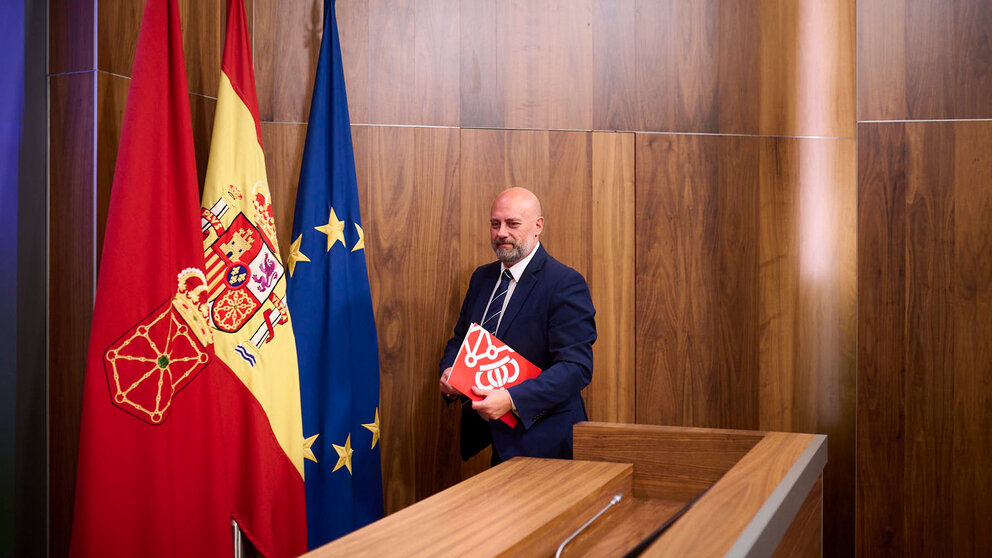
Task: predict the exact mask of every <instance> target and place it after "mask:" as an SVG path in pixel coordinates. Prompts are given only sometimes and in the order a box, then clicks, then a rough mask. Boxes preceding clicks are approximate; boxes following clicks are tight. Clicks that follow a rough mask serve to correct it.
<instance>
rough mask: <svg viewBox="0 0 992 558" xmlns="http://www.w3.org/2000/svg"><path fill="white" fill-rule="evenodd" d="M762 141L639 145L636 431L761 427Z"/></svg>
mask: <svg viewBox="0 0 992 558" xmlns="http://www.w3.org/2000/svg"><path fill="white" fill-rule="evenodd" d="M761 141H762V140H760V139H755V138H743V137H719V136H683V135H663V134H638V135H637V155H636V158H637V159H636V160H637V170H636V185H635V196H636V198H637V200H638V203H637V208H636V210H635V230H636V233H635V234H636V238H637V255H636V275H635V289H636V291H635V292H636V296H637V300H638V302H637V310H636V329H635V331H636V333H635V338H636V342H637V347H638V353H637V363H638V367H637V378H636V384H637V394H636V399H637V403H636V409H637V422H640V423H646V424H669V425H681V426H705V427H711V428H730V427H735V428H757V426H758V389H757V388H758V343H757V332H758V329H757V326H758V302H759V300H758V249H757V248H758V246H757V243H756V242H755V241H756V239H757V228H758V219H757V217H758V195H757V194H758V170H759V168H758V165H757V164H756V162H757V161H758V160H759V146H760V143H761Z"/></svg>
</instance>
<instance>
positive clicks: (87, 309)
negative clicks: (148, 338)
mask: <svg viewBox="0 0 992 558" xmlns="http://www.w3.org/2000/svg"><path fill="white" fill-rule="evenodd" d="M95 78H96V74H95V73H94V72H84V73H78V74H69V75H60V76H53V77H51V78H50V79H49V87H50V90H49V91H50V92H49V95H50V101H49V103H50V104H49V107H50V108H49V110H50V111H51V112H50V119H49V134H50V135H49V137H50V138H51V139H50V149H51V153H52V157H50V158H49V197H48V210H49V215H50V225H49V233H48V234H49V238H48V266H49V285H48V310H49V312H48V370H49V375H48V428H49V431H50V432H51V436H50V438H49V439H50V446H49V455H48V463H49V468H48V470H49V472H48V482H49V485H48V500H49V506H48V510H49V511H48V514H49V515H48V519H49V525H48V529H49V541H50V547H49V551H50V553H51V555H53V556H65V555H67V554H68V552H69V536H70V533H71V529H72V502H73V495H74V494H75V486H76V454H77V452H78V449H79V417H80V413H81V411H82V394H83V376H84V371H85V369H86V365H85V363H86V357H87V348H88V344H89V334H90V322H91V321H92V319H93V294H94V289H95V288H96V283H95V279H96V255H95V254H96V246H95V242H96V239H95V238H94V229H95V223H94V220H95V216H96V211H95V208H94V203H93V200H94V197H95V192H94V188H95V185H94V184H93V175H94V173H95V172H96V169H95V168H94V159H95V157H94V155H95V154H94V151H95V149H96V146H95V145H94V143H93V136H94V126H96V121H95V118H94V115H95V110H94V106H95V104H96V102H97V100H96V98H95V92H96V87H95V84H94V80H95ZM39 435H40V434H39Z"/></svg>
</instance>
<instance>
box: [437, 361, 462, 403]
mask: <svg viewBox="0 0 992 558" xmlns="http://www.w3.org/2000/svg"><path fill="white" fill-rule="evenodd" d="M449 377H451V367H450V366H449V367H447V368H445V369H444V372H442V373H441V393H442V394H444V395H445V396H447V397H448V399H451V398H452V397H458V396H459V395H461V393H459V392H458V390H457V389H455V388H453V387H451V384H449V383H448V378H449Z"/></svg>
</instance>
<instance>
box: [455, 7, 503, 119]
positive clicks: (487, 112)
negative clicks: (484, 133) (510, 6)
mask: <svg viewBox="0 0 992 558" xmlns="http://www.w3.org/2000/svg"><path fill="white" fill-rule="evenodd" d="M498 5H499V0H462V3H461V18H460V29H459V37H460V54H461V56H460V60H459V62H460V72H461V73H460V80H459V92H460V100H461V114H460V123H461V125H462V126H464V127H480V128H483V127H489V128H493V127H496V128H498V127H500V126H502V124H503V123H504V122H506V101H505V98H506V91H505V89H504V84H503V82H504V79H505V78H504V75H503V73H502V72H501V71H500V70H501V69H502V67H503V64H504V62H503V51H502V49H499V48H497V45H498V36H499V35H498V33H499V20H498V19H497V17H496V14H497V12H498Z"/></svg>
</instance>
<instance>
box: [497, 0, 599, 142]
mask: <svg viewBox="0 0 992 558" xmlns="http://www.w3.org/2000/svg"><path fill="white" fill-rule="evenodd" d="M497 22H499V23H500V24H501V26H500V28H499V29H498V34H497V37H498V38H499V39H500V40H499V42H498V43H497V44H496V45H495V46H496V47H497V48H501V49H502V50H503V56H502V59H503V62H504V64H503V68H504V69H505V70H504V71H505V72H506V74H505V78H504V84H505V91H506V122H505V123H504V124H503V125H505V126H506V127H507V128H550V129H573V130H588V129H590V128H591V127H592V73H591V72H590V69H591V68H592V2H591V1H590V0H542V1H540V2H534V1H533V0H511V1H509V2H500V3H499V4H498V12H497Z"/></svg>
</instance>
